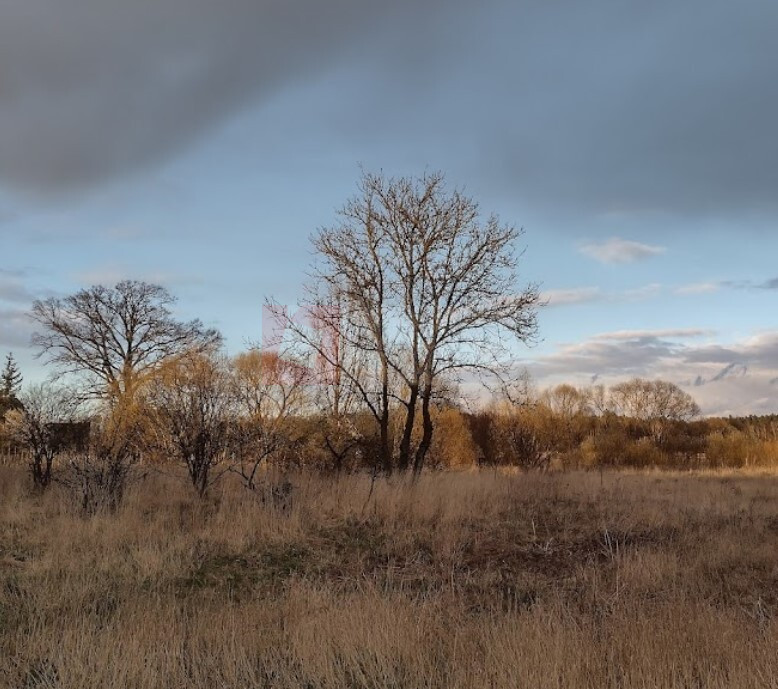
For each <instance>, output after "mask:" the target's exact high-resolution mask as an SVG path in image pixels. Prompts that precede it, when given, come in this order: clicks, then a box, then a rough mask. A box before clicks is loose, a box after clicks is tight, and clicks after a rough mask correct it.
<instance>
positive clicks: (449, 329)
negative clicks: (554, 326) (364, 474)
mask: <svg viewBox="0 0 778 689" xmlns="http://www.w3.org/2000/svg"><path fill="white" fill-rule="evenodd" d="M339 215H340V222H339V224H338V225H336V226H335V227H332V228H325V229H322V230H320V231H319V232H318V234H317V235H316V237H315V238H314V247H315V249H316V251H317V254H318V257H319V263H318V264H317V266H316V268H315V271H314V277H315V279H316V280H317V281H318V283H320V284H321V285H323V286H324V290H323V291H324V295H325V297H324V298H325V299H326V295H327V294H329V295H332V294H337V295H338V306H337V308H336V309H328V308H327V307H326V306H327V305H326V302H325V301H323V299H322V296H320V295H321V292H319V293H314V296H313V298H312V299H309V301H308V302H307V306H308V308H309V309H310V310H311V311H312V312H316V313H317V314H318V316H317V317H318V321H319V322H320V323H321V324H322V325H323V327H324V328H325V329H326V330H327V331H329V332H334V333H337V339H338V341H341V342H343V341H345V342H347V343H348V345H349V346H352V347H354V348H355V349H357V350H359V351H361V352H363V353H364V354H365V355H366V356H367V358H368V362H369V366H368V370H372V371H374V374H373V375H370V376H367V377H365V376H364V375H363V374H364V369H363V371H362V375H361V377H360V376H357V375H355V374H354V372H353V371H351V370H349V369H348V367H346V366H343V364H342V363H341V362H340V361H338V359H337V358H336V357H335V356H334V353H333V352H332V351H330V350H328V348H327V347H322V346H320V345H317V343H316V342H315V338H313V337H310V336H308V337H307V338H306V342H307V343H308V344H310V345H312V346H313V347H314V349H315V350H316V353H317V355H318V356H319V357H324V358H325V359H326V360H327V362H328V363H329V365H330V366H333V367H335V368H336V369H337V370H339V371H341V372H342V373H343V375H345V376H346V377H348V378H349V379H350V380H352V381H353V383H354V384H355V386H356V387H357V388H358V389H359V390H360V393H361V396H362V399H363V401H364V403H365V405H366V406H367V407H368V409H370V411H371V412H372V413H373V415H374V416H375V418H376V420H377V422H378V425H379V432H380V436H381V454H382V458H381V459H382V464H383V466H384V468H385V469H386V470H389V469H391V468H392V450H391V446H390V441H389V412H390V404H398V405H399V406H400V407H401V408H402V409H403V410H404V417H405V421H404V423H403V428H402V431H401V434H400V441H399V445H398V456H397V462H396V466H397V467H398V468H399V469H400V470H404V469H407V468H410V467H413V469H414V471H415V472H419V471H421V469H422V467H423V464H424V459H425V457H426V455H427V452H428V451H429V448H430V445H431V442H432V434H433V420H432V414H431V405H432V404H433V399H434V394H435V390H436V389H437V387H438V381H439V379H440V378H441V377H442V376H448V377H451V376H455V375H456V374H457V373H459V372H462V371H463V370H465V369H470V370H475V371H480V372H482V373H487V374H489V375H495V374H498V373H500V372H501V367H500V364H501V362H502V361H504V354H505V353H506V351H507V350H506V347H505V344H504V342H503V339H502V335H503V334H506V333H507V334H508V335H509V336H511V338H512V339H514V340H516V339H517V340H519V341H524V342H526V341H527V340H529V339H530V338H531V337H532V336H533V335H534V334H535V330H536V319H535V309H536V307H537V305H538V303H539V296H538V291H537V288H536V287H535V286H533V285H530V286H521V285H519V282H518V277H517V269H518V264H519V258H520V256H521V254H520V252H519V251H518V250H517V248H516V246H515V245H516V242H517V240H518V239H519V237H520V235H521V232H520V231H519V230H517V229H515V228H513V227H511V226H506V225H503V224H501V223H500V222H499V220H498V219H497V218H496V217H494V216H491V217H488V218H483V217H482V216H481V213H480V210H479V208H478V205H477V204H476V203H475V201H473V200H472V199H471V198H469V197H467V196H465V195H464V194H463V193H462V192H460V191H458V190H454V191H448V190H447V189H446V187H445V184H444V179H443V175H442V174H439V173H434V174H425V175H423V176H421V177H419V178H398V179H389V178H385V177H383V176H381V175H373V174H364V175H363V177H362V179H361V182H360V185H359V194H358V195H357V196H356V197H355V198H353V199H352V200H350V201H349V202H347V203H346V205H345V206H344V207H343V208H342V209H341V211H340V213H339ZM301 330H302V329H301V328H297V331H298V332H300V331H301ZM419 408H420V411H421V425H422V432H421V437H420V440H419V441H418V443H417V445H416V447H415V450H414V448H413V447H412V444H413V440H412V439H413V428H414V424H415V423H416V418H417V411H418V410H419Z"/></svg>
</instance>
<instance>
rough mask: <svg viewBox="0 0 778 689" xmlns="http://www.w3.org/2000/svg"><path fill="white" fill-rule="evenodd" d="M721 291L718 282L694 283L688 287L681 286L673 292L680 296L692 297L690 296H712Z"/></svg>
mask: <svg viewBox="0 0 778 689" xmlns="http://www.w3.org/2000/svg"><path fill="white" fill-rule="evenodd" d="M720 289H721V283H719V282H695V283H692V284H690V285H681V286H680V287H677V288H676V289H675V290H674V291H675V293H676V294H680V295H692V294H712V293H713V292H718V291H719V290H720Z"/></svg>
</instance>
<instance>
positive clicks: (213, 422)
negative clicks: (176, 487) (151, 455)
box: [143, 354, 237, 497]
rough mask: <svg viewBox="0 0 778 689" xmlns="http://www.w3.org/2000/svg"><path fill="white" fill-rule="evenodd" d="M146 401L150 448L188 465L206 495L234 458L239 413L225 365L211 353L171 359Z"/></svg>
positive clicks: (146, 390) (152, 384)
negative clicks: (233, 447) (233, 451)
mask: <svg viewBox="0 0 778 689" xmlns="http://www.w3.org/2000/svg"><path fill="white" fill-rule="evenodd" d="M143 397H144V400H143V401H144V407H145V414H146V418H147V423H148V431H147V432H148V436H149V444H150V445H151V448H152V449H153V450H155V451H156V452H158V453H159V454H160V455H161V456H162V457H164V458H167V459H171V460H174V461H177V462H179V463H180V464H182V465H183V466H184V467H186V470H187V473H188V475H189V479H190V480H191V482H192V485H193V486H194V488H195V490H196V491H197V494H198V495H199V496H200V497H204V496H205V494H206V493H207V491H208V488H209V487H210V486H211V485H212V484H213V483H214V482H216V481H217V480H218V479H219V478H220V477H221V476H223V475H224V474H225V473H226V472H227V471H228V470H229V467H230V464H229V463H230V461H231V459H232V456H231V447H232V445H231V443H232V438H233V436H232V434H233V432H234V429H235V427H236V423H237V409H236V403H235V394H234V387H233V384H232V380H231V376H230V370H229V366H228V364H227V362H226V361H225V360H224V358H222V357H220V356H216V355H213V354H211V355H197V356H181V357H179V358H177V359H175V360H171V361H168V362H167V363H165V364H164V365H163V366H162V367H161V368H160V369H159V371H158V372H157V373H156V375H155V376H154V378H153V379H152V380H151V381H149V383H148V384H147V385H146V386H145V388H144V393H143Z"/></svg>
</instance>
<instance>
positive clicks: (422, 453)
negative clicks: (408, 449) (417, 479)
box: [413, 380, 433, 476]
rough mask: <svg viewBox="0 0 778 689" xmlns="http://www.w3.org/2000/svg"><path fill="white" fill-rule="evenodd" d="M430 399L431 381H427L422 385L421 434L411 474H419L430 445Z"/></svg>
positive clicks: (431, 429) (431, 428)
mask: <svg viewBox="0 0 778 689" xmlns="http://www.w3.org/2000/svg"><path fill="white" fill-rule="evenodd" d="M431 399H432V383H431V381H429V380H428V381H427V383H426V384H425V386H424V392H423V394H422V399H421V423H422V434H421V442H420V443H419V447H417V448H416V456H415V458H414V462H413V474H414V476H418V475H419V474H421V470H422V468H423V467H424V460H425V458H426V457H427V452H429V449H430V446H431V445H432V431H433V425H432V415H431V411H430V403H431Z"/></svg>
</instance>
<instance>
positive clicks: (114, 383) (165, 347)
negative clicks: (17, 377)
mask: <svg viewBox="0 0 778 689" xmlns="http://www.w3.org/2000/svg"><path fill="white" fill-rule="evenodd" d="M174 302H175V299H174V298H173V297H172V296H171V294H170V293H169V292H168V291H167V290H166V289H165V288H163V287H160V286H158V285H152V284H148V283H146V282H139V281H134V280H125V281H123V282H120V283H118V284H117V285H116V286H115V287H105V286H102V285H96V286H94V287H90V288H88V289H83V290H80V291H79V292H76V293H75V294H72V295H69V296H67V297H64V298H54V297H52V298H49V299H46V300H38V301H36V302H35V303H34V304H33V307H32V318H33V319H34V320H35V321H37V323H38V324H39V325H40V326H41V327H42V328H43V331H42V332H38V333H36V334H35V335H33V344H34V345H35V346H37V348H38V349H39V351H40V354H41V355H43V356H46V357H48V360H49V362H51V363H53V364H56V365H57V366H59V367H60V368H61V369H62V370H63V371H65V372H74V373H81V374H87V376H88V377H89V379H90V383H91V392H92V393H93V394H95V395H98V396H100V397H103V398H108V399H112V400H117V399H119V398H120V397H123V396H125V395H130V396H131V395H132V393H133V392H134V390H135V389H136V388H137V387H138V385H139V384H140V383H142V382H143V381H144V380H145V379H146V378H147V377H148V376H149V375H150V374H152V373H153V372H154V371H155V370H156V369H157V368H158V367H159V365H160V364H161V363H162V362H164V361H165V360H166V359H167V358H168V357H171V356H175V355H177V354H180V353H182V352H185V351H187V352H190V351H205V350H206V349H208V348H210V347H212V346H214V345H216V344H217V343H218V342H219V340H220V336H219V335H218V333H217V332H216V331H215V330H208V329H205V328H204V327H203V325H202V324H201V323H200V321H198V320H193V321H189V322H181V321H178V320H176V319H175V318H174V316H173V314H172V312H171V307H172V305H173V304H174Z"/></svg>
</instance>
